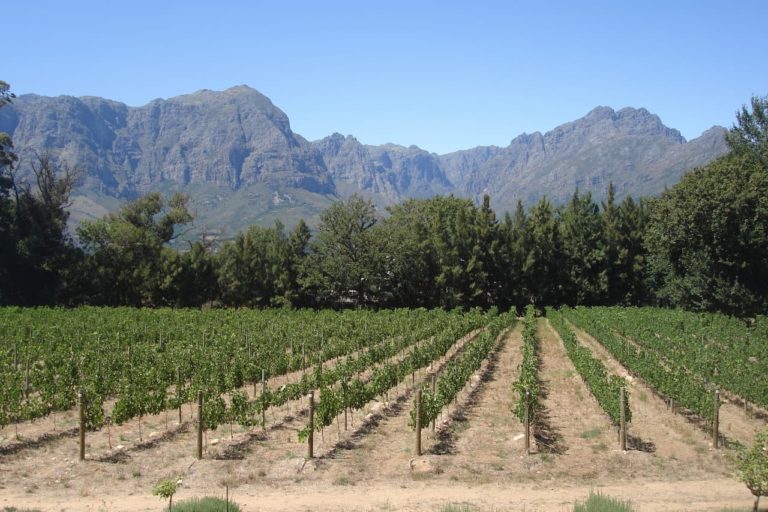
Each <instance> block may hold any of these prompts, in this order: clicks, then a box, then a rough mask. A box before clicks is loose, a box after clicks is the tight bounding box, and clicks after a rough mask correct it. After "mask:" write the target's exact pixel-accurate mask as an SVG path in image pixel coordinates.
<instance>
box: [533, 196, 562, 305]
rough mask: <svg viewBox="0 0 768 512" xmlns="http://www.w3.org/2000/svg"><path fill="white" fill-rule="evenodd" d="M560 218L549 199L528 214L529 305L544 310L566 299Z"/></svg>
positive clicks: (543, 200)
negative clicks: (547, 306)
mask: <svg viewBox="0 0 768 512" xmlns="http://www.w3.org/2000/svg"><path fill="white" fill-rule="evenodd" d="M559 222H560V221H559V219H558V218H557V216H556V215H555V213H554V210H553V208H552V203H550V202H549V200H548V199H547V198H546V197H545V198H542V199H541V200H540V201H539V202H538V203H537V204H536V206H534V207H533V208H532V209H531V211H530V213H529V214H528V221H527V227H528V236H529V237H530V239H529V244H530V245H529V247H528V251H527V254H526V257H525V261H524V263H523V274H524V276H525V282H526V289H527V290H528V293H529V294H530V296H529V299H530V300H529V302H530V303H532V304H534V305H536V306H538V307H541V306H546V305H555V304H560V303H561V302H562V300H563V298H564V297H565V286H564V285H565V283H566V282H567V279H568V275H567V273H566V272H565V269H566V265H565V254H564V251H563V243H562V238H561V236H560V232H561V231H560V226H559Z"/></svg>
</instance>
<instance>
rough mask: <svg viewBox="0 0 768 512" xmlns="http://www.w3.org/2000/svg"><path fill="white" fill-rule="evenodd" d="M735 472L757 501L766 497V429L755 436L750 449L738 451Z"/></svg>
mask: <svg viewBox="0 0 768 512" xmlns="http://www.w3.org/2000/svg"><path fill="white" fill-rule="evenodd" d="M736 471H737V475H738V477H739V480H741V481H742V482H744V484H745V485H746V486H747V488H748V489H749V491H750V492H751V493H752V494H753V495H755V496H757V497H758V499H759V497H760V496H768V429H763V431H761V432H760V433H758V434H757V435H756V436H755V444H754V445H752V447H751V448H749V449H741V450H740V451H739V453H738V455H737V456H736ZM755 507H757V503H756V504H755Z"/></svg>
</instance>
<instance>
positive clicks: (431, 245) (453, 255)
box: [378, 196, 510, 309]
mask: <svg viewBox="0 0 768 512" xmlns="http://www.w3.org/2000/svg"><path fill="white" fill-rule="evenodd" d="M389 213H390V215H389V217H387V218H385V219H384V220H383V221H382V223H381V225H380V227H379V229H378V236H379V237H380V238H381V239H382V241H383V248H382V251H383V259H384V262H383V265H384V267H383V271H384V275H385V279H386V280H385V285H386V286H387V287H388V289H389V290H391V297H389V300H390V301H391V302H393V303H394V304H396V305H405V304H409V305H414V306H424V307H444V308H449V309H450V308H454V307H465V308H466V307H473V306H480V307H490V306H493V305H499V304H502V305H503V304H504V303H506V302H507V300H508V299H507V298H506V297H504V296H503V288H504V285H505V283H507V282H508V272H509V271H510V269H509V267H508V265H507V262H506V261H505V260H504V259H503V257H504V254H503V250H502V240H501V238H500V228H499V226H498V223H497V221H496V216H495V214H494V213H493V211H492V210H491V209H490V206H489V198H488V197H487V196H486V197H485V198H484V201H483V205H482V207H481V208H477V207H476V206H475V205H473V204H472V202H471V201H469V200H467V199H459V198H456V197H453V196H449V197H440V196H438V197H433V198H430V199H412V200H408V201H405V202H403V203H401V204H398V205H396V206H393V207H390V208H389Z"/></svg>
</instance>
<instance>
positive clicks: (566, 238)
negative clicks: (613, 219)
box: [560, 190, 608, 305]
mask: <svg viewBox="0 0 768 512" xmlns="http://www.w3.org/2000/svg"><path fill="white" fill-rule="evenodd" d="M560 227H561V232H562V243H563V250H564V258H565V261H566V265H567V270H566V271H567V273H568V276H567V277H568V279H567V282H566V287H567V289H566V290H564V293H565V296H564V297H563V298H564V300H565V302H567V303H569V304H584V305H596V304H600V303H603V302H605V297H606V293H607V288H608V282H607V276H606V274H605V260H606V247H605V237H604V232H603V221H602V218H601V216H600V211H599V208H598V206H597V205H596V204H595V203H594V202H593V201H592V195H591V194H589V193H587V194H586V195H579V192H578V190H577V191H576V192H575V193H574V194H573V197H572V198H571V201H570V203H569V204H568V206H567V207H566V208H565V209H564V210H563V211H562V213H561V222H560Z"/></svg>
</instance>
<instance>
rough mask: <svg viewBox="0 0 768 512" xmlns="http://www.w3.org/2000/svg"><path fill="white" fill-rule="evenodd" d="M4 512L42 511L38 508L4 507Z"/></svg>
mask: <svg viewBox="0 0 768 512" xmlns="http://www.w3.org/2000/svg"><path fill="white" fill-rule="evenodd" d="M3 512H42V511H41V510H40V509H37V508H16V507H3Z"/></svg>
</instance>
